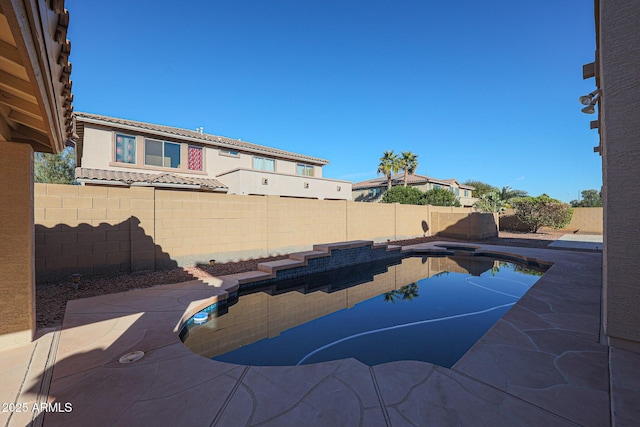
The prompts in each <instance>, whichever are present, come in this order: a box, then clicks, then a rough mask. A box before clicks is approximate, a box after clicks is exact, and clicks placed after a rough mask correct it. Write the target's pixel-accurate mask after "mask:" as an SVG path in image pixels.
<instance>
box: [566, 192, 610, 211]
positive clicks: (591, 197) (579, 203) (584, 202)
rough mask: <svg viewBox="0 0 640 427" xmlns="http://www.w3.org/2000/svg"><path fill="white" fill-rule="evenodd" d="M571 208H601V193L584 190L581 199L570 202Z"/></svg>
mask: <svg viewBox="0 0 640 427" xmlns="http://www.w3.org/2000/svg"><path fill="white" fill-rule="evenodd" d="M571 206H573V207H574V208H597V207H602V193H600V192H599V191H598V190H584V191H582V199H581V200H572V201H571Z"/></svg>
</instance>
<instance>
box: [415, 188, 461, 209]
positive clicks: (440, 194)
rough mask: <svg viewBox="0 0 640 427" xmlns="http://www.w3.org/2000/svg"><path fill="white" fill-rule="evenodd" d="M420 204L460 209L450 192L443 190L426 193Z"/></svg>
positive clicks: (438, 189) (435, 189) (436, 189)
mask: <svg viewBox="0 0 640 427" xmlns="http://www.w3.org/2000/svg"><path fill="white" fill-rule="evenodd" d="M421 204H423V205H431V206H456V207H460V201H459V200H458V199H457V198H456V196H455V195H454V194H453V193H452V192H451V191H449V190H447V189H444V188H434V189H433V190H429V191H426V192H425V193H424V196H423V198H422V203H421Z"/></svg>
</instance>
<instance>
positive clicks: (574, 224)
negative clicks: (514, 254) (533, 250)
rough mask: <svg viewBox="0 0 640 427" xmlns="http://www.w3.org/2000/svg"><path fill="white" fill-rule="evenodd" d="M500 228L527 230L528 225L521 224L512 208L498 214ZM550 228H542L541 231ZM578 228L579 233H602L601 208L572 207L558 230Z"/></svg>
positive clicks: (567, 230) (568, 230) (569, 230)
mask: <svg viewBox="0 0 640 427" xmlns="http://www.w3.org/2000/svg"><path fill="white" fill-rule="evenodd" d="M499 222H500V230H505V231H527V230H528V227H527V226H526V225H525V224H523V223H522V222H521V221H520V220H519V219H518V218H517V217H516V216H515V211H514V210H513V209H507V210H506V211H504V213H502V214H501V215H500V218H499ZM545 230H552V229H549V228H542V229H541V231H543V232H544V231H545ZM576 230H579V231H580V232H581V233H594V234H602V231H603V212H602V208H573V217H571V222H570V223H569V225H567V226H566V227H564V228H561V229H560V231H566V232H571V233H573V232H574V231H576Z"/></svg>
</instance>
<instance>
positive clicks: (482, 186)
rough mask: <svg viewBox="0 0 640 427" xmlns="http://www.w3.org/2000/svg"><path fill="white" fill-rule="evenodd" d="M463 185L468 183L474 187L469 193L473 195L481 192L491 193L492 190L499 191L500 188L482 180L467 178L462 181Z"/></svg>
mask: <svg viewBox="0 0 640 427" xmlns="http://www.w3.org/2000/svg"><path fill="white" fill-rule="evenodd" d="M463 184H464V185H470V186H472V187H474V188H475V189H474V190H473V191H472V192H471V195H472V196H473V197H478V198H479V197H480V196H482V195H483V194H486V193H491V192H492V191H494V192H496V193H499V192H500V189H499V188H498V187H494V186H493V185H491V184H487V183H486V182H482V181H475V180H472V179H468V180H467V181H466V182H464V183H463Z"/></svg>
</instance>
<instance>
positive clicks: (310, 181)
mask: <svg viewBox="0 0 640 427" xmlns="http://www.w3.org/2000/svg"><path fill="white" fill-rule="evenodd" d="M75 130H76V134H77V135H78V139H77V143H76V166H77V168H76V179H77V181H78V182H79V183H80V184H82V185H121V186H131V185H143V186H154V187H160V188H182V189H191V190H194V191H216V192H223V193H228V194H246V195H278V196H285V197H300V198H313V199H335V200H351V182H349V181H340V180H335V179H327V178H323V177H322V167H323V166H325V165H327V164H328V163H329V162H328V161H327V160H324V159H320V158H316V157H310V156H305V155H302V154H297V153H292V152H288V151H284V150H278V149H275V148H271V147H266V146H262V145H257V144H252V143H249V142H245V141H241V140H239V139H231V138H226V137H222V136H216V135H209V134H206V133H204V132H203V131H202V130H201V129H200V130H199V131H193V130H188V129H180V128H175V127H169V126H162V125H156V124H151V123H143V122H137V121H133V120H125V119H119V118H113V117H107V116H102V115H97V114H88V113H78V112H76V113H75Z"/></svg>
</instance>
